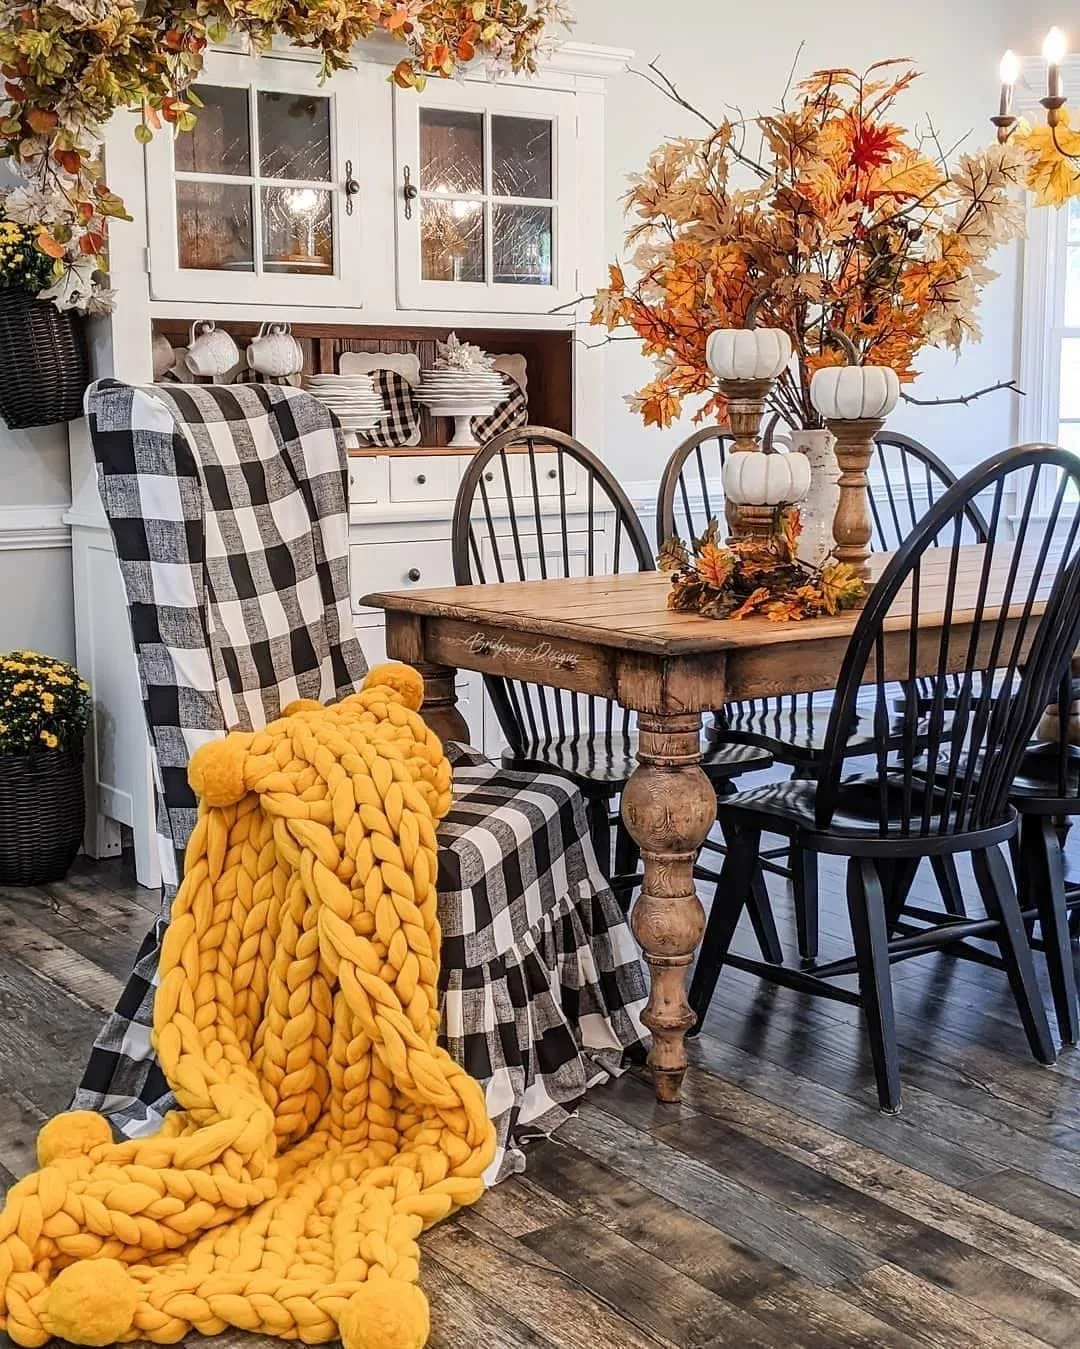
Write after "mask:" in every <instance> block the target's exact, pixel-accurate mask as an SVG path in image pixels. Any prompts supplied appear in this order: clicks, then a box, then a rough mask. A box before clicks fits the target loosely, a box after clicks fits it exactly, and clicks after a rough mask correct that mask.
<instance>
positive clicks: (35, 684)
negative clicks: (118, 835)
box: [0, 651, 90, 885]
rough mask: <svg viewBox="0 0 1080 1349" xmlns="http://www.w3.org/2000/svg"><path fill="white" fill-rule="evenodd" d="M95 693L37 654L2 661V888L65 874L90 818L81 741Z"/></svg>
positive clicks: (72, 674) (0, 658)
mask: <svg viewBox="0 0 1080 1349" xmlns="http://www.w3.org/2000/svg"><path fill="white" fill-rule="evenodd" d="M89 721H90V688H89V685H88V684H87V683H86V681H85V680H84V679H81V678H80V677H79V672H78V670H76V669H75V668H74V667H73V666H71V665H67V664H65V662H64V661H61V660H54V659H53V658H52V657H51V656H42V655H39V654H38V653H37V652H36V651H12V652H10V653H9V654H8V655H6V656H0V885H41V884H43V883H44V882H46V881H58V880H60V879H61V877H63V876H64V875H65V874H66V873H67V870H68V868H69V867H70V866H71V863H72V862H73V861H74V858H75V854H76V853H77V852H78V851H79V844H80V842H81V841H82V835H83V825H84V823H85V818H86V800H85V796H84V789H83V768H82V763H83V736H84V735H85V733H86V728H87V726H88V724H89Z"/></svg>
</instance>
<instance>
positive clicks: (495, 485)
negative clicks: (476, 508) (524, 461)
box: [474, 454, 524, 509]
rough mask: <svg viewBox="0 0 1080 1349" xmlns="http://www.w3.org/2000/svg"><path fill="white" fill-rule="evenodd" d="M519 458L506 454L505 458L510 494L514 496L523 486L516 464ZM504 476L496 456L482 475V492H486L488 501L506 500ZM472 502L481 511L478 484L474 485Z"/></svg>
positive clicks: (517, 464) (481, 503)
mask: <svg viewBox="0 0 1080 1349" xmlns="http://www.w3.org/2000/svg"><path fill="white" fill-rule="evenodd" d="M520 457H521V456H520V455H516V454H508V455H507V456H506V459H507V462H508V465H509V474H510V493H511V494H512V495H514V496H518V495H519V493H520V492H521V490H522V487H523V485H524V480H523V478H522V476H521V473H520V467H521V466H520V463H519V462H518V460H519V459H520ZM506 476H507V475H506V473H505V472H504V471H503V466H502V460H501V459H500V458H499V457H498V455H496V457H495V458H494V459H492V460H491V462H490V463H489V464H488V466H487V467H486V468H485V469H484V472H483V474H482V477H483V479H484V490H485V491H486V492H487V497H488V500H489V501H505V500H506V498H507V495H508V494H507V491H506ZM474 500H475V501H477V502H479V503H480V507H481V509H483V501H484V498H483V497H482V496H481V494H480V484H479V483H477V485H476V492H475V494H474Z"/></svg>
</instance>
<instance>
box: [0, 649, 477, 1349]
mask: <svg viewBox="0 0 1080 1349" xmlns="http://www.w3.org/2000/svg"><path fill="white" fill-rule="evenodd" d="M422 696H423V684H422V681H421V680H420V677H419V675H417V674H416V672H415V671H414V670H411V669H409V668H408V667H407V666H384V667H381V668H380V669H377V670H373V671H372V672H371V674H370V675H369V676H368V678H367V681H366V683H365V687H364V691H363V692H361V693H359V694H356V695H354V696H352V697H350V698H347V699H345V700H344V701H343V702H341V703H339V704H337V705H336V706H334V707H327V708H322V707H320V706H319V705H318V704H317V703H306V702H305V703H298V704H294V705H293V707H292V708H290V709H288V714H287V715H286V716H284V717H282V718H281V719H280V720H279V721H276V722H274V723H273V724H272V725H271V726H269V727H267V729H266V730H265V731H259V732H256V733H253V734H249V733H239V732H238V733H234V734H232V735H230V736H228V737H227V738H226V739H225V740H222V741H218V742H216V743H214V744H211V745H207V746H205V747H204V748H202V749H200V750H199V751H198V753H197V754H196V755H195V756H194V758H193V759H192V762H191V767H190V778H191V783H192V786H193V787H194V788H195V790H196V792H197V793H198V794H199V796H200V798H201V806H200V812H199V820H198V824H197V826H196V828H195V832H194V834H193V835H192V838H191V842H190V844H189V846H188V851H187V859H186V866H185V875H184V881H183V884H182V885H181V887H180V891H179V894H178V895H177V897H176V901H175V904H174V906H173V913H172V920H171V923H170V926H169V930H168V934H167V936H166V939H165V944H164V948H163V951H162V959H161V983H160V987H159V988H158V990H157V995H156V999H155V1002H154V1041H155V1046H156V1049H157V1054H158V1058H159V1060H160V1063H161V1067H162V1070H163V1071H164V1073H165V1075H166V1077H167V1078H168V1080H169V1083H170V1085H171V1087H172V1089H173V1090H174V1092H175V1093H176V1097H177V1100H178V1102H179V1105H180V1107H181V1108H180V1109H179V1110H178V1111H176V1112H175V1113H173V1114H171V1115H170V1116H169V1117H168V1118H167V1120H166V1122H165V1124H164V1126H163V1128H162V1130H161V1132H160V1133H159V1134H157V1135H155V1136H154V1137H151V1138H140V1139H134V1140H129V1141H127V1142H123V1143H114V1142H113V1141H112V1136H111V1132H110V1130H109V1126H108V1124H107V1123H106V1122H105V1120H104V1119H103V1118H102V1117H101V1116H100V1115H95V1114H93V1113H90V1112H76V1113H72V1114H68V1115H60V1116H57V1118H56V1119H54V1120H52V1121H51V1122H50V1123H49V1124H47V1125H46V1126H45V1127H44V1128H43V1129H42V1131H41V1134H40V1135H39V1138H38V1160H39V1162H40V1164H41V1170H40V1171H37V1172H35V1173H33V1174H32V1175H30V1176H27V1177H26V1179H25V1180H22V1181H20V1182H19V1183H18V1184H17V1185H15V1186H14V1188H13V1189H12V1190H11V1192H10V1194H9V1196H8V1200H7V1205H6V1207H5V1208H4V1210H3V1213H2V1214H0V1327H2V1328H3V1329H5V1330H6V1331H7V1333H8V1334H9V1335H10V1336H11V1338H12V1339H13V1340H14V1341H15V1342H16V1343H18V1344H22V1345H41V1344H44V1343H45V1342H46V1341H47V1340H48V1339H49V1338H50V1336H53V1335H58V1336H62V1337H64V1338H65V1339H68V1340H71V1341H74V1342H75V1343H77V1344H96V1345H103V1344H110V1343H112V1342H113V1341H114V1340H135V1339H146V1340H154V1341H157V1342H159V1343H162V1344H170V1343H175V1342H176V1341H178V1340H180V1339H181V1338H182V1337H183V1336H184V1335H185V1334H187V1333H188V1331H189V1330H191V1329H194V1330H196V1331H198V1332H200V1333H201V1334H203V1335H215V1334H218V1333H220V1332H221V1331H223V1330H224V1329H226V1328H227V1327H229V1326H234V1327H237V1328H239V1329H242V1330H251V1331H259V1332H261V1333H262V1334H265V1335H277V1336H281V1337H283V1338H286V1339H300V1340H303V1341H304V1342H306V1343H321V1342H324V1341H327V1340H333V1339H336V1338H337V1337H338V1336H339V1335H340V1337H341V1338H342V1339H343V1340H344V1343H345V1346H346V1349H419V1346H421V1345H423V1344H424V1343H425V1341H426V1339H427V1334H428V1312H427V1304H426V1301H425V1299H424V1296H423V1294H422V1293H421V1292H420V1290H419V1288H417V1286H416V1279H417V1268H418V1259H419V1250H418V1247H417V1240H416V1239H417V1237H418V1236H419V1234H420V1232H421V1231H422V1230H423V1229H424V1228H425V1227H428V1226H430V1225H431V1224H432V1223H435V1222H438V1221H439V1219H440V1218H445V1217H446V1215H447V1214H448V1213H450V1212H451V1211H452V1210H453V1209H455V1208H456V1207H458V1206H459V1205H462V1204H471V1203H473V1202H474V1201H475V1200H476V1199H477V1198H479V1196H480V1194H481V1192H482V1190H483V1180H482V1174H483V1172H484V1170H485V1168H486V1167H487V1166H488V1165H489V1164H490V1162H491V1160H492V1158H493V1156H494V1152H495V1133H494V1129H493V1127H492V1125H491V1122H490V1121H489V1119H488V1117H487V1112H486V1110H485V1108H484V1098H483V1094H482V1092H481V1090H480V1087H479V1086H478V1085H477V1084H476V1083H475V1082H474V1081H473V1080H472V1079H471V1078H470V1077H468V1076H467V1075H466V1074H465V1073H464V1072H463V1071H462V1070H461V1068H459V1067H458V1066H457V1064H455V1063H454V1062H453V1060H452V1059H451V1058H450V1057H449V1056H448V1055H447V1054H446V1053H445V1051H444V1050H442V1049H440V1048H439V1047H438V1046H437V1044H436V1023H437V1020H438V1008H437V1001H436V999H437V986H438V960H439V925H438V919H437V916H436V898H435V865H436V863H435V856H436V854H435V847H436V845H435V824H436V821H437V820H438V819H440V818H441V817H442V816H443V815H445V813H446V811H447V809H448V808H449V805H450V768H449V765H448V763H447V761H446V758H445V756H444V755H443V752H442V747H441V745H440V744H439V742H438V740H437V739H436V738H435V736H434V735H432V733H431V732H430V731H429V730H428V729H427V727H426V726H425V724H424V722H423V721H422V720H421V718H420V717H419V716H418V715H417V709H418V708H419V706H420V702H421V698H422Z"/></svg>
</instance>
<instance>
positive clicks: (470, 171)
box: [420, 108, 484, 193]
mask: <svg viewBox="0 0 1080 1349" xmlns="http://www.w3.org/2000/svg"><path fill="white" fill-rule="evenodd" d="M420 188H421V190H422V191H424V192H446V193H452V192H483V190H484V118H483V115H482V114H481V113H478V112H454V111H452V110H451V109H448V108H421V110H420Z"/></svg>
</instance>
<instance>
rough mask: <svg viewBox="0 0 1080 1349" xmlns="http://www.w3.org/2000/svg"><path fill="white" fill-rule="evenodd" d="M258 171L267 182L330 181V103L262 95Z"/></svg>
mask: <svg viewBox="0 0 1080 1349" xmlns="http://www.w3.org/2000/svg"><path fill="white" fill-rule="evenodd" d="M259 169H260V172H261V173H262V174H263V175H264V176H265V177H267V178H299V179H300V180H301V181H304V182H318V183H326V182H329V181H330V100H329V99H328V98H316V97H315V96H314V95H311V94H282V93H276V92H270V91H267V90H265V89H261V90H260V91H259Z"/></svg>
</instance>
